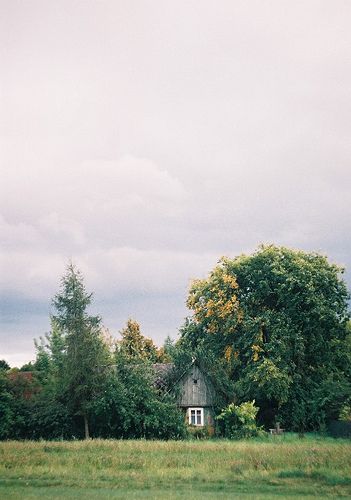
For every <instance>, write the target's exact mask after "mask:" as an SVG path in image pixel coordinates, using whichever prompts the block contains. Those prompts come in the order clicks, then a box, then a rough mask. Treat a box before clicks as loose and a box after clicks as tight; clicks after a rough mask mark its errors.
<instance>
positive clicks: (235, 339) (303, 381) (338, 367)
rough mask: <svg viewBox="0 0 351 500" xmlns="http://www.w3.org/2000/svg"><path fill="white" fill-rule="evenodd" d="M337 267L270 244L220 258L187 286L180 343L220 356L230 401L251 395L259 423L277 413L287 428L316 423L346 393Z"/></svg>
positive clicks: (342, 287)
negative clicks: (230, 384)
mask: <svg viewBox="0 0 351 500" xmlns="http://www.w3.org/2000/svg"><path fill="white" fill-rule="evenodd" d="M342 273H343V269H342V268H340V267H338V266H336V265H334V264H330V263H329V262H328V260H327V258H326V257H324V256H322V255H319V254H317V253H306V252H302V251H297V250H291V249H288V248H284V247H277V246H274V245H270V246H261V247H260V248H259V249H258V250H257V251H256V252H255V253H254V254H252V255H240V256H239V257H236V258H234V259H228V258H222V259H221V260H220V261H219V263H218V265H217V266H216V267H215V268H214V269H213V270H212V271H211V273H210V275H209V276H208V278H206V279H203V280H196V281H194V282H193V284H192V286H191V288H190V292H189V297H188V301H187V303H188V306H189V308H191V309H192V310H193V312H194V314H193V316H192V317H191V318H190V319H189V320H188V324H187V327H186V328H184V329H183V332H182V342H183V343H185V344H187V345H188V346H190V347H191V348H194V347H196V346H199V345H202V346H205V348H206V349H209V350H211V352H214V353H215V354H216V356H217V357H218V359H225V360H226V363H227V370H228V372H229V373H230V377H231V378H232V380H233V381H234V382H235V389H236V397H237V399H238V400H239V401H244V400H251V399H256V401H257V402H258V406H260V408H261V410H262V411H261V418H263V420H265V422H269V421H270V420H272V419H273V418H276V417H277V415H280V416H281V417H282V418H284V419H285V421H286V422H287V424H288V425H290V426H292V427H299V426H307V427H315V426H316V425H317V423H318V422H317V421H319V420H320V421H322V420H323V419H324V417H325V416H326V415H328V416H329V417H331V416H333V412H334V413H335V412H336V411H337V407H338V405H339V404H340V403H341V400H342V398H344V397H346V393H347V391H350V379H349V378H348V375H347V374H346V373H345V366H344V363H343V360H342V357H343V356H344V354H343V349H344V342H345V338H346V323H347V319H348V292H347V287H346V284H345V282H344V281H343V279H342ZM335 386H337V387H338V394H335ZM341 387H343V389H342V390H341V389H340V388H341ZM332 394H334V398H338V399H339V401H338V402H337V403H336V404H335V403H334V407H333V405H330V404H329V403H330V398H331V396H332ZM301 408H305V410H304V415H302V416H301V417H298V416H297V415H298V411H297V410H299V411H300V412H301ZM334 416H335V415H334ZM294 419H295V420H294Z"/></svg>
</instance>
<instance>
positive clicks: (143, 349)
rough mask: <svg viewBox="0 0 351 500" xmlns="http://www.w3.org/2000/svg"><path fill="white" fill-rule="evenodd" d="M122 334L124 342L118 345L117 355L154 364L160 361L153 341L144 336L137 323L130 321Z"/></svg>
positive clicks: (121, 341)
mask: <svg viewBox="0 0 351 500" xmlns="http://www.w3.org/2000/svg"><path fill="white" fill-rule="evenodd" d="M120 334H121V336H122V340H120V341H119V342H118V343H117V352H116V354H117V355H122V356H124V357H128V358H130V359H134V360H144V361H145V360H148V361H150V362H152V363H156V362H157V361H158V352H157V347H156V346H155V344H154V343H153V341H152V340H151V339H149V338H147V337H144V335H142V333H141V331H140V325H139V323H138V322H137V321H135V320H133V319H129V320H128V321H127V326H126V327H125V328H124V329H123V330H121V332H120Z"/></svg>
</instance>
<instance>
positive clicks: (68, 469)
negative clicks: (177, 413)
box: [0, 435, 351, 500]
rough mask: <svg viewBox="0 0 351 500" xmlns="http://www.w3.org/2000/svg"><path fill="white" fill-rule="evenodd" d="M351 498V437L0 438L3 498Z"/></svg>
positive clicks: (0, 476) (0, 489) (0, 492)
mask: <svg viewBox="0 0 351 500" xmlns="http://www.w3.org/2000/svg"><path fill="white" fill-rule="evenodd" d="M40 497H41V498H46V499H47V498H71V499H76V498H78V499H79V498H84V499H91V498H128V499H129V498H131V499H133V498H155V499H161V498H162V499H167V498H190V499H200V498H235V497H237V498H275V497H281V498H284V499H285V498H322V497H330V498H336V497H344V498H351V442H350V441H345V440H333V439H328V438H318V437H306V438H304V439H298V438H296V437H294V436H291V435H290V436H289V435H287V436H283V437H273V438H268V439H266V440H262V441H237V442H230V441H222V440H221V441H178V442H177V441H168V442H166V441H164V442H162V441H112V440H111V441H102V440H92V441H86V442H29V441H27V442H2V443H0V498H1V499H6V500H7V499H15V498H21V499H31V498H40Z"/></svg>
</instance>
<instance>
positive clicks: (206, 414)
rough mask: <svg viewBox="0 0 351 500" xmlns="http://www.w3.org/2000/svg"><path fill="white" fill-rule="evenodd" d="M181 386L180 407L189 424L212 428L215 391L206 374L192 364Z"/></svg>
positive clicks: (181, 380)
mask: <svg viewBox="0 0 351 500" xmlns="http://www.w3.org/2000/svg"><path fill="white" fill-rule="evenodd" d="M179 384H180V397H179V406H180V407H181V408H182V409H184V412H185V415H186V420H187V423H188V424H189V425H194V426H197V427H203V426H205V425H210V426H212V425H213V423H214V422H213V405H214V391H213V387H212V384H211V382H210V380H209V379H208V377H207V376H206V375H205V373H204V372H203V371H202V370H201V369H200V367H199V366H198V365H197V364H196V363H192V365H191V366H190V368H189V370H188V371H187V372H186V373H185V374H184V375H183V377H182V378H181V379H180V381H179Z"/></svg>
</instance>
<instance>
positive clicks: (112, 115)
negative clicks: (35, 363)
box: [0, 0, 351, 359]
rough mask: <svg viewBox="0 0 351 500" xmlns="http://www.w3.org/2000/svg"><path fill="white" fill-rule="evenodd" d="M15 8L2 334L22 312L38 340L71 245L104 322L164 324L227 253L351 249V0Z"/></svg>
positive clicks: (7, 24) (8, 31)
mask: <svg viewBox="0 0 351 500" xmlns="http://www.w3.org/2000/svg"><path fill="white" fill-rule="evenodd" d="M3 10H4V12H3V16H2V18H1V20H0V23H2V26H1V29H0V37H2V40H1V43H2V45H3V47H4V50H3V51H2V52H1V56H0V57H1V66H2V68H3V71H2V92H3V96H4V99H3V101H2V103H1V107H2V112H1V124H0V125H1V127H0V147H1V158H0V161H1V187H0V231H1V238H2V245H1V253H0V266H1V269H0V270H1V273H0V285H1V290H2V294H3V297H4V302H3V303H4V304H5V306H4V308H3V310H4V309H5V312H4V313H3V310H2V311H1V312H2V316H3V318H2V320H3V321H2V323H3V330H2V332H3V333H2V334H1V335H2V336H1V341H2V342H4V341H5V343H6V342H7V340H8V339H9V338H10V337H12V336H13V335H15V332H16V326H15V325H17V328H18V331H20V332H21V339H22V340H23V345H26V346H27V347H26V349H27V351H26V352H28V353H29V348H28V345H29V341H28V339H29V338H30V339H31V338H32V337H33V336H38V334H40V333H43V332H42V331H40V330H41V329H42V328H43V325H44V324H47V323H45V322H47V309H48V307H49V306H48V304H50V299H51V297H52V296H53V294H54V293H56V291H57V288H58V283H59V278H60V276H62V274H63V272H64V269H65V265H66V263H67V262H68V260H69V259H70V258H72V259H73V260H74V261H75V262H76V263H77V265H78V267H80V268H81V269H82V271H83V273H84V275H85V276H86V280H87V286H88V289H91V290H93V291H95V294H96V301H97V304H96V306H97V307H98V308H100V311H98V312H101V314H105V319H106V322H107V323H108V324H107V326H111V325H115V326H114V328H115V329H116V331H118V329H119V328H120V327H121V326H122V324H123V322H124V321H125V319H126V318H125V316H128V315H133V314H134V313H135V314H137V315H138V316H139V319H140V318H141V319H142V320H143V322H144V325H145V328H146V330H147V331H148V334H149V335H150V336H155V338H157V339H158V340H159V341H161V340H162V338H163V337H164V336H165V334H166V332H167V333H172V332H173V336H175V335H176V332H177V328H178V327H179V325H180V324H181V322H182V320H183V317H184V315H185V314H186V309H185V307H184V301H185V296H186V289H187V285H188V282H189V279H190V278H192V277H197V276H204V275H205V274H206V273H207V272H208V271H209V269H210V268H211V267H213V265H214V264H215V262H216V261H217V259H218V258H219V257H220V256H221V255H223V254H226V255H229V256H234V255H236V254H239V253H241V252H251V251H253V250H254V249H255V248H256V246H257V245H258V244H259V243H261V242H275V243H277V244H285V245H289V246H293V247H300V248H303V249H305V250H319V251H322V252H325V253H327V254H328V255H329V256H330V259H331V260H332V261H337V262H340V263H342V264H345V265H346V266H347V267H350V266H351V261H350V257H349V256H350V255H351V241H350V233H351V231H350V229H351V228H350V221H351V216H350V215H351V214H350V204H349V199H350V195H351V193H350V190H351V188H350V164H349V163H350V162H349V159H350V153H351V151H350V141H349V137H350V129H351V113H350V105H349V88H350V85H351V68H350V64H349V45H350V41H351V40H350V30H349V22H348V20H349V17H350V6H349V5H348V4H347V3H346V2H342V3H341V4H340V5H339V6H338V8H335V5H332V3H331V2H329V3H328V2H322V3H321V2H320V1H318V0H312V1H311V2H308V4H306V2H295V3H292V2H284V1H281V0H272V1H271V2H269V3H265V4H264V5H263V4H262V2H260V1H256V0H254V1H253V2H250V3H248V2H245V1H241V0H239V1H236V2H232V1H229V0H228V1H223V2H220V4H218V3H217V4H215V3H214V2H213V1H212V0H204V1H203V2H201V7H200V6H199V3H198V2H195V1H190V2H188V1H187V2H183V1H180V2H177V3H176V4H175V3H174V2H170V1H167V0H162V1H161V0H160V1H159V0H155V1H154V2H153V3H152V7H151V6H150V5H149V4H148V5H146V3H143V2H124V3H123V2H110V1H106V2H103V3H101V2H92V3H91V2H90V3H89V2H88V3H86V2H83V3H82V2H74V3H72V2H69V1H66V0H63V1H62V2H60V3H59V4H55V3H52V2H51V3H50V2H45V1H42V0H33V1H31V2H29V3H28V2H27V3H25V4H23V3H21V4H20V3H18V2H5V7H4V9H3ZM9 301H11V304H12V306H11V307H9V303H10V302H9ZM6 304H7V305H6ZM16 304H17V311H18V313H16V307H15V306H16ZM35 311H39V312H35ZM45 315H46V316H45ZM10 316H11V317H12V320H11V318H10ZM44 316H45V318H46V319H45V320H44ZM26 319H28V321H26ZM137 319H138V318H137ZM10 320H11V321H12V322H11V321H10ZM10 323H11V328H10V327H9V324H10ZM26 325H27V326H26ZM21 342H22V341H21ZM13 345H14V343H13ZM11 352H12V354H11V356H13V355H14V354H13V351H11ZM24 355H25V353H24V352H23V353H22V358H23V356H24ZM22 358H21V359H22ZM11 359H14V358H11Z"/></svg>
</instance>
